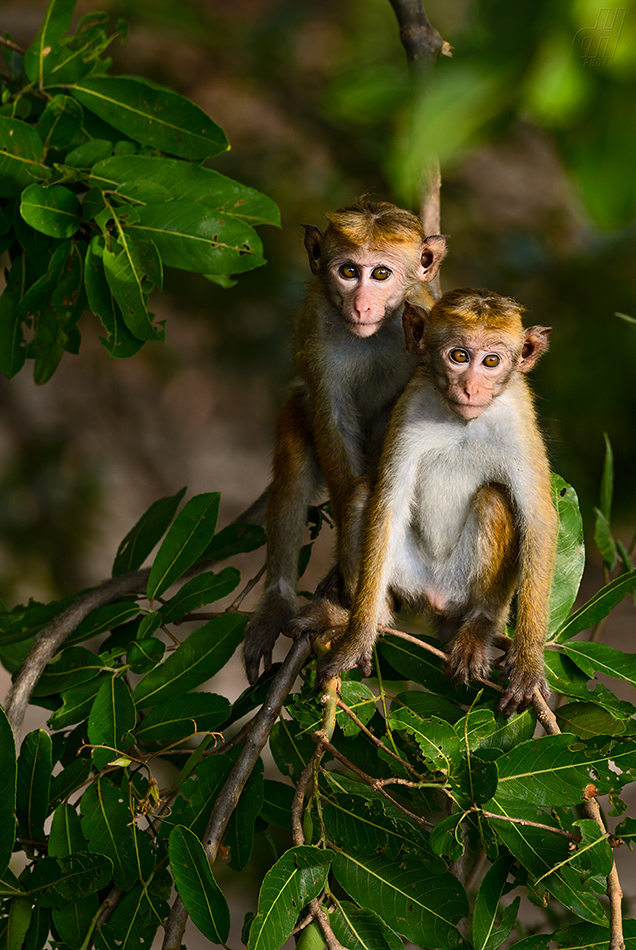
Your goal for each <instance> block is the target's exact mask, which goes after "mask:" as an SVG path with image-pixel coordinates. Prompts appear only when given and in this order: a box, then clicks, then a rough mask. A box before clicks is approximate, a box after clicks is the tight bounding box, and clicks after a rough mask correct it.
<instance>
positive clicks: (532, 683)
mask: <svg viewBox="0 0 636 950" xmlns="http://www.w3.org/2000/svg"><path fill="white" fill-rule="evenodd" d="M511 665H512V664H511V663H510V662H506V663H505V665H504V673H505V674H506V675H507V674H508V672H509V670H510V667H511ZM536 690H538V691H539V692H540V693H541V695H542V696H543V698H544V699H546V700H547V699H549V698H550V690H549V688H548V684H547V683H546V681H545V676H544V674H543V672H537V671H536V670H523V669H521V670H520V669H516V670H515V669H514V668H513V669H512V671H511V674H510V681H509V683H508V686H507V687H506V691H505V693H504V694H503V696H502V697H501V699H500V700H499V705H498V706H497V712H499V713H501V714H502V715H503V716H504V717H505V718H506V719H507V718H508V717H509V716H511V715H512V714H513V713H514V712H517V713H521V712H523V711H524V709H526V708H527V707H528V706H529V705H530V703H531V702H532V697H533V696H534V694H535V691H536Z"/></svg>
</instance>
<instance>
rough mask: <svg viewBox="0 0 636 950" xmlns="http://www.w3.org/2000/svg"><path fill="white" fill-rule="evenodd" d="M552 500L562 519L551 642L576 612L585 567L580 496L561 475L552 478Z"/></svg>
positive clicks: (550, 620)
mask: <svg viewBox="0 0 636 950" xmlns="http://www.w3.org/2000/svg"><path fill="white" fill-rule="evenodd" d="M552 497H553V500H554V506H555V508H556V510H557V514H558V516H559V532H558V536H557V553H556V561H555V565H554V580H553V581H552V590H551V591H550V607H549V615H548V639H551V638H552V636H553V635H554V633H555V631H556V630H558V628H559V626H560V625H561V624H562V623H563V621H564V620H565V618H566V617H567V615H568V614H569V612H570V610H571V609H572V604H573V603H574V601H575V600H576V595H577V594H578V591H579V587H580V584H581V577H582V576H583V568H584V567H585V543H584V540H583V519H582V518H581V510H580V508H579V500H578V498H577V496H576V492H575V491H574V489H573V488H572V486H571V485H568V484H567V482H565V481H564V480H563V479H562V478H561V476H560V475H552Z"/></svg>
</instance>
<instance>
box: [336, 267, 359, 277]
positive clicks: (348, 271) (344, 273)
mask: <svg viewBox="0 0 636 950" xmlns="http://www.w3.org/2000/svg"><path fill="white" fill-rule="evenodd" d="M338 273H339V274H340V276H341V277H344V278H345V279H346V280H353V279H354V278H355V277H359V276H360V271H359V270H358V268H357V267H356V265H355V264H343V265H342V266H341V267H340V268H339V270H338Z"/></svg>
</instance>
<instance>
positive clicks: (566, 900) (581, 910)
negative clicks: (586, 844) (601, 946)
mask: <svg viewBox="0 0 636 950" xmlns="http://www.w3.org/2000/svg"><path fill="white" fill-rule="evenodd" d="M555 738H558V737H555ZM490 809H491V810H492V811H495V810H496V811H498V812H500V813H501V814H502V815H507V814H508V811H507V810H506V809H505V808H504V807H503V806H500V805H499V804H498V803H497V802H493V804H492V805H491V806H490ZM544 820H546V821H547V820H548V816H544ZM488 822H489V823H490V825H491V826H492V827H493V828H494V829H495V831H496V832H497V835H498V837H499V838H500V839H501V840H502V842H503V843H504V844H505V845H506V847H507V848H508V849H509V851H510V852H511V853H512V854H513V856H514V857H515V858H516V859H517V860H518V861H519V862H520V863H521V864H522V865H523V866H524V867H525V868H527V869H528V871H529V872H530V874H531V875H532V877H533V878H535V879H537V878H542V880H541V885H542V886H543V887H544V888H546V889H547V890H548V891H549V892H550V894H552V895H553V896H554V897H556V898H557V900H559V901H561V903H562V904H563V905H564V906H565V907H569V908H570V909H571V910H572V911H574V913H575V914H577V915H578V916H579V917H583V918H584V919H585V920H590V921H591V922H592V923H601V924H602V923H604V921H605V920H606V917H605V912H604V910H603V905H602V904H601V902H600V901H599V899H598V898H597V897H596V896H595V895H594V893H593V892H592V891H591V890H590V889H589V888H588V887H586V886H585V885H584V883H583V881H582V876H581V872H580V871H579V872H577V870H576V869H575V868H574V867H572V866H571V864H569V863H568V861H569V860H570V861H571V859H572V857H573V852H572V851H571V850H570V847H569V839H567V838H565V837H563V836H562V835H559V834H556V833H552V832H549V831H545V830H544V829H543V828H536V827H533V826H531V825H524V824H521V823H519V822H511V821H497V820H496V819H492V818H489V819H488ZM544 875H545V876H544Z"/></svg>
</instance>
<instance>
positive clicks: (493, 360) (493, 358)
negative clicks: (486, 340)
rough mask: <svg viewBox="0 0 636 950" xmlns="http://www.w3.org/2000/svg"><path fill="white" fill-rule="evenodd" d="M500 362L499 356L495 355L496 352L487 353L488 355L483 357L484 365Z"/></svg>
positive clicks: (497, 364) (496, 364) (494, 364)
mask: <svg viewBox="0 0 636 950" xmlns="http://www.w3.org/2000/svg"><path fill="white" fill-rule="evenodd" d="M500 363H501V357H499V356H497V354H496V353H489V354H488V356H485V357H484V366H499V364H500Z"/></svg>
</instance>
